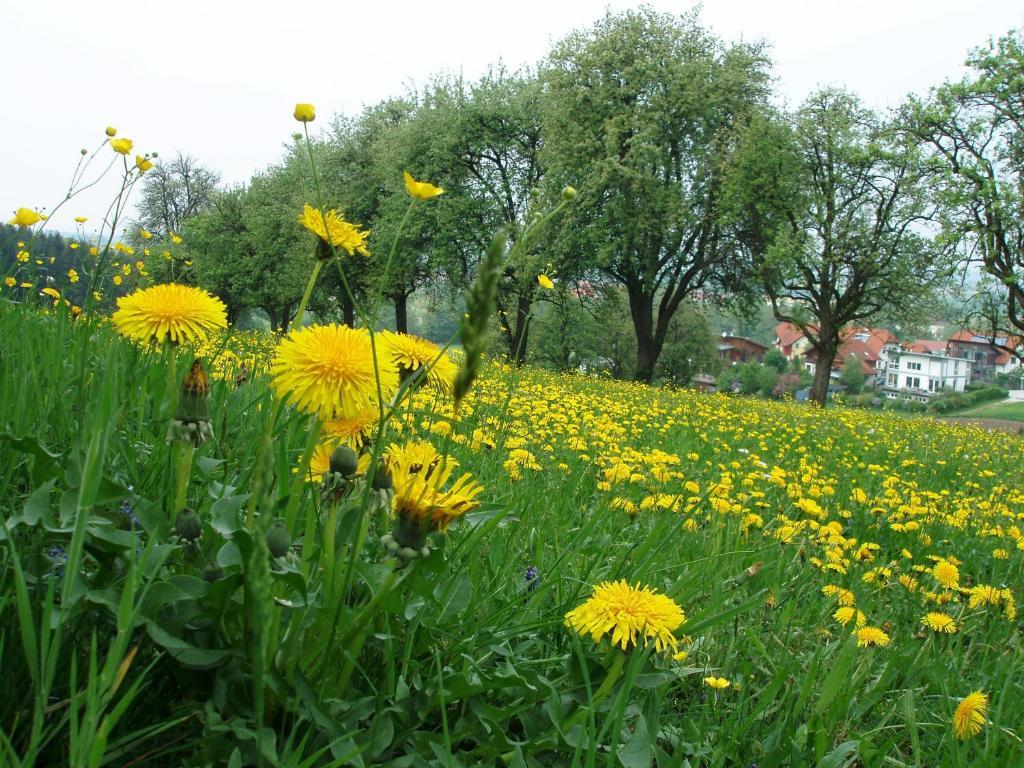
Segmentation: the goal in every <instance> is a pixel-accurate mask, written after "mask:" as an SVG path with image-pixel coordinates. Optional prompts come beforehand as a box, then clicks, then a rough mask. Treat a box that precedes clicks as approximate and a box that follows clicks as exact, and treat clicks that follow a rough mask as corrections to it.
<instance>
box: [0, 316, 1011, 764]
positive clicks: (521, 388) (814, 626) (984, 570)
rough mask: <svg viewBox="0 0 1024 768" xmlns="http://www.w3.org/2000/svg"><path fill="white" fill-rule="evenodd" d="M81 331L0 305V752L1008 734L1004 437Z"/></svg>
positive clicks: (857, 744)
mask: <svg viewBox="0 0 1024 768" xmlns="http://www.w3.org/2000/svg"><path fill="white" fill-rule="evenodd" d="M117 328H118V326H117V324H116V317H115V323H110V322H107V321H105V320H98V321H91V320H87V319H84V318H82V317H79V318H77V319H76V318H75V317H74V316H73V315H72V313H71V312H69V311H68V308H67V307H65V306H61V305H58V306H57V307H56V308H53V309H43V310H40V309H39V307H38V306H34V305H32V304H31V303H27V302H26V303H21V304H17V303H12V302H4V304H3V305H2V306H0V365H2V370H0V425H2V432H0V470H2V471H0V498H2V499H3V500H4V501H3V504H2V512H3V518H4V524H3V527H2V528H0V536H2V537H3V539H4V541H3V547H2V549H0V551H2V552H3V554H2V555H0V657H2V659H3V666H4V674H3V676H2V677H0V755H2V756H3V757H2V759H0V762H2V763H3V764H5V765H56V764H63V763H65V762H66V763H68V764H73V765H189V766H193V765H194V766H200V765H231V766H241V765H249V764H253V765H255V764H266V765H295V766H300V765H301V766H307V765H308V766H313V765H387V766H396V767H397V766H412V765H436V766H469V765H501V766H506V765H507V766H550V765H580V766H597V765H608V766H612V765H622V766H626V768H634V767H639V766H652V765H657V766H659V767H661V766H687V765H688V766H736V765H743V766H748V765H755V764H756V765H757V766H758V767H759V768H767V767H768V766H781V765H822V766H854V765H858V766H859V765H864V766H874V765H878V766H882V765H893V766H979V765H991V766H1008V765H1019V764H1022V763H1024V743H1022V738H1021V734H1020V730H1021V727H1022V725H1024V671H1022V670H1024V665H1022V650H1021V627H1020V622H1019V619H1018V616H1017V602H1018V601H1019V599H1020V590H1021V583H1022V564H1024V535H1022V526H1024V523H1022V517H1024V490H1022V489H1021V487H1020V482H1019V479H1020V477H1021V474H1022V471H1024V458H1022V456H1021V451H1020V442H1019V439H1018V438H1016V437H1013V436H1008V435H1005V434H1002V433H994V432H988V431H983V430H980V429H976V428H971V427H963V426H959V425H952V424H948V423H943V422H938V421H934V420H931V419H928V418H924V417H921V418H908V417H903V416H896V415H888V414H879V413H870V412H865V411H859V410H853V409H844V408H839V407H836V408H828V409H825V410H822V409H820V408H817V407H808V406H805V405H797V404H792V403H784V402H772V401H767V400H759V399H747V398H741V397H728V396H723V395H707V394H698V393H695V392H692V391H686V390H678V391H677V390H671V389H659V388H651V387H649V386H646V385H641V384H630V383H625V382H620V381H612V380H604V379H600V378H590V377H583V376H577V375H565V374H562V375H557V374H554V373H550V372H546V371H543V370H539V369H531V368H528V367H524V368H510V367H508V366H505V365H502V364H500V363H498V362H492V363H489V364H488V365H486V367H485V368H484V369H483V370H482V372H481V375H480V377H479V378H478V379H477V380H476V381H475V382H474V383H473V385H472V387H471V388H470V389H469V392H468V394H467V395H466V396H465V397H464V398H463V399H462V401H461V402H460V403H459V405H458V407H457V409H456V407H455V404H454V403H453V399H452V396H451V390H450V387H448V386H434V384H436V383H437V382H435V381H432V379H431V377H430V375H423V373H425V372H426V371H427V370H428V369H430V371H431V372H434V371H443V370H447V374H446V375H447V376H448V377H449V378H450V377H451V376H454V368H455V366H456V365H458V364H460V359H459V358H458V357H457V356H455V355H452V356H451V357H452V360H451V362H450V363H449V365H450V369H444V366H443V365H442V364H441V358H439V357H435V358H434V359H433V361H432V362H427V363H423V364H422V365H421V368H422V373H421V375H420V377H418V378H417V377H416V376H413V377H412V378H411V379H407V380H406V384H403V386H402V388H401V389H400V390H399V394H398V395H396V396H395V397H394V398H393V399H392V400H391V401H390V402H392V403H400V404H401V407H399V408H397V409H396V410H395V412H394V414H393V415H392V418H390V419H388V420H387V421H386V422H384V423H383V425H382V423H381V421H380V420H378V419H377V418H373V417H371V418H369V419H366V420H363V421H359V420H358V419H356V420H351V419H348V420H347V419H346V418H341V419H339V420H335V421H324V422H323V423H322V424H320V423H318V419H317V417H315V416H312V415H309V414H308V413H304V412H303V408H302V407H301V404H300V403H296V402H295V401H294V400H290V399H289V397H290V396H288V395H285V394H282V392H281V391H280V390H279V389H277V388H275V387H276V385H275V376H278V375H280V370H279V369H278V370H276V372H275V367H274V366H275V363H274V361H275V359H278V358H279V356H280V355H281V353H282V345H283V344H285V343H286V341H287V338H285V339H282V338H281V337H279V336H275V335H273V334H270V333H252V332H240V331H234V330H232V329H225V330H222V331H216V332H212V333H210V334H209V335H208V336H207V335H206V334H203V337H204V338H203V339H200V341H199V342H198V343H184V344H182V345H180V346H177V347H175V346H172V345H167V344H164V345H163V346H162V347H161V346H155V345H147V344H139V343H133V342H132V341H131V340H129V339H125V338H122V337H121V335H120V334H118V332H117ZM122 330H123V328H122ZM293 338H294V337H293ZM376 338H377V341H378V343H383V342H384V339H383V337H381V335H380V334H377V335H376ZM430 347H432V345H430ZM432 349H433V350H434V351H436V352H437V353H438V354H439V355H441V357H444V355H443V353H441V351H440V350H437V348H436V347H432ZM197 355H198V356H200V357H201V359H202V360H203V365H204V366H205V370H206V371H207V372H208V374H209V382H208V401H205V402H204V407H205V408H207V409H208V411H204V414H203V415H205V417H206V418H205V421H206V423H208V424H209V426H210V428H211V430H212V435H210V436H209V439H206V440H204V441H199V442H200V444H199V445H198V447H195V448H194V456H192V455H191V454H190V459H192V462H191V465H190V467H191V469H190V470H189V471H188V472H187V473H186V479H185V483H186V484H185V486H184V489H183V490H182V489H181V485H180V479H181V473H180V467H181V466H182V460H181V455H180V453H181V451H180V448H179V446H181V445H182V443H181V442H178V441H171V442H168V425H169V423H171V422H173V421H174V420H175V419H176V418H177V417H180V414H181V408H182V400H185V399H187V397H188V396H189V392H190V390H189V388H188V386H186V387H185V389H184V390H183V391H182V393H181V394H180V395H179V394H178V387H179V384H180V382H181V380H182V377H183V376H185V378H186V382H188V381H189V380H191V383H192V393H193V394H194V393H195V392H196V391H199V392H200V394H202V392H203V391H205V390H204V389H203V387H202V386H199V385H197V384H196V380H195V379H196V377H195V376H194V375H193V374H194V373H195V371H194V370H193V374H190V376H191V379H190V378H189V376H186V373H187V372H188V371H189V368H190V366H191V364H192V362H193V359H194V358H195V357H196V356H197ZM445 362H447V358H445ZM465 365H466V364H465V362H462V363H461V366H462V367H465ZM203 378H205V377H203ZM200 384H202V382H200ZM449 384H450V381H449ZM406 385H408V386H406ZM403 394H404V395H405V396H406V397H405V398H404V399H403V397H402V395H403ZM178 420H179V421H180V419H178ZM424 444H428V445H429V446H432V447H433V449H432V450H431V449H429V448H427V447H424ZM320 445H323V446H325V447H324V448H322V449H321V448H320V447H319V446H320ZM339 445H344V446H345V447H346V448H347V449H348V450H350V451H351V454H349V453H348V452H347V451H342V452H341V453H340V454H338V455H331V452H332V451H335V450H336V449H337V447H338V446H339ZM392 445H394V446H395V447H394V448H389V447H388V446H392ZM413 454H416V455H418V456H421V457H426V458H424V459H423V461H425V462H426V466H428V467H429V469H427V470H423V469H422V467H421V466H420V465H419V464H417V461H418V460H417V459H415V458H412V459H410V458H409V457H410V456H411V455H413ZM363 457H366V458H363ZM389 457H390V458H389ZM403 457H404V458H403ZM348 458H351V459H352V460H353V463H352V466H350V467H349V466H341V465H342V464H344V462H343V461H341V462H339V461H338V460H339V459H348ZM332 459H334V460H335V461H332ZM378 462H379V463H378ZM374 466H376V467H377V471H376V473H374V472H373V470H372V469H370V468H371V467H374ZM417 472H418V473H419V474H417ZM464 472H465V473H469V475H471V479H466V478H465V477H461V475H462V473H464ZM403 473H404V474H403ZM431 473H433V475H432V474H431ZM367 474H373V475H374V479H370V478H368V477H366V476H365V475H367ZM424 476H425V477H426V478H427V480H428V483H427V485H428V486H429V485H430V481H431V477H433V482H434V485H433V486H432V487H433V489H434V490H436V491H438V492H440V493H441V497H439V500H437V501H436V503H435V504H434V505H433V506H432V507H430V510H429V511H430V512H431V513H432V514H434V518H432V519H433V520H434V523H432V524H431V525H428V526H427V527H426V528H423V529H421V531H420V532H421V533H422V534H423V535H424V537H423V538H421V539H420V540H419V541H417V542H415V543H416V544H422V546H420V547H413V546H411V544H412V543H413V542H412V541H411V540H409V538H408V536H409V531H408V530H401V525H397V526H396V525H395V520H399V521H401V520H402V519H404V518H402V514H403V510H407V509H412V508H415V507H416V505H417V503H418V500H421V499H422V498H423V495H424V494H427V495H429V493H432V492H433V491H431V490H430V489H427V490H424V487H423V486H416V487H418V488H419V494H420V495H419V496H415V495H410V494H409V492H408V491H407V490H406V488H407V486H406V485H405V484H404V483H412V484H413V485H415V482H419V480H418V479H417V478H422V477H424ZM378 477H386V478H388V481H389V482H382V481H379V480H378V479H377V478H378ZM457 478H458V479H457ZM389 485H390V486H391V487H388V486H389ZM442 486H445V487H444V488H442ZM408 487H412V486H408ZM460 494H461V495H460ZM179 495H180V498H181V499H182V500H183V501H184V502H185V504H183V505H181V506H180V507H179V506H178V504H177V501H178V499H179ZM453 499H454V501H453ZM403 504H405V505H407V506H403ZM446 504H447V505H448V506H445V505H446ZM186 505H187V506H186ZM439 510H441V512H440V513H439ZM441 513H443V515H442V516H443V521H442V524H438V523H437V519H438V518H437V516H438V514H441ZM396 537H397V538H398V539H402V538H403V537H405V539H404V540H403V541H400V542H399V541H396V540H395V539H396ZM413 538H415V536H414V537H413ZM398 544H401V547H399V546H398ZM622 581H624V582H625V584H618V586H614V584H615V583H618V582H622ZM599 585H606V586H605V587H603V588H601V587H599ZM631 587H642V588H647V590H648V591H629V590H630V588H631ZM595 588H597V591H598V593H600V594H602V595H603V596H604V599H605V601H606V603H605V604H604V605H603V606H600V605H595V604H594V603H593V602H590V603H588V600H591V598H592V595H593V594H594V592H595ZM602 589H603V592H602ZM616 590H619V593H618V594H614V593H615V591H616ZM666 601H670V603H671V604H668V603H667V602H666ZM583 605H588V606H590V607H592V608H594V610H595V611H598V613H597V614H593V615H587V614H586V611H584V612H582V613H581V612H580V610H579V608H580V606H583ZM601 608H604V609H607V610H606V612H605V613H600V611H599V610H598V609H601ZM631 612H632V613H631ZM627 614H628V615H627ZM595 615H596V616H597V620H596V621H591V620H590V619H593V618H594V616H595ZM634 619H635V621H634ZM588 622H589V623H588ZM631 622H632V623H631ZM620 630H621V631H620Z"/></svg>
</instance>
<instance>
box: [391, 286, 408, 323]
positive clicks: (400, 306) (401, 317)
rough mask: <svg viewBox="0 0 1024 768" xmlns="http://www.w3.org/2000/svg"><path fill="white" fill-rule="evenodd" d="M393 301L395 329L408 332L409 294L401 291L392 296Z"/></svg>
mask: <svg viewBox="0 0 1024 768" xmlns="http://www.w3.org/2000/svg"><path fill="white" fill-rule="evenodd" d="M392 298H393V299H394V302H395V330H396V331H398V332H399V333H408V332H409V296H408V295H407V294H406V293H405V292H404V291H403V292H402V293H398V294H395V296H393V297H392Z"/></svg>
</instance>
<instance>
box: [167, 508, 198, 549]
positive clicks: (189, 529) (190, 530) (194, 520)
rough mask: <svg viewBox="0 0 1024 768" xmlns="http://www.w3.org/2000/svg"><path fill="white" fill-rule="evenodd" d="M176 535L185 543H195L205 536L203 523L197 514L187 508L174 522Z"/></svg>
mask: <svg viewBox="0 0 1024 768" xmlns="http://www.w3.org/2000/svg"><path fill="white" fill-rule="evenodd" d="M174 533H175V534H176V535H177V536H178V538H180V539H181V540H182V541H184V542H187V543H189V544H192V543H195V542H197V541H199V537H200V536H202V535H203V523H202V521H200V519H199V516H198V515H196V513H195V512H193V511H192V510H191V509H189V508H188V507H185V508H184V509H183V510H181V512H179V513H178V516H177V517H176V518H175V520H174Z"/></svg>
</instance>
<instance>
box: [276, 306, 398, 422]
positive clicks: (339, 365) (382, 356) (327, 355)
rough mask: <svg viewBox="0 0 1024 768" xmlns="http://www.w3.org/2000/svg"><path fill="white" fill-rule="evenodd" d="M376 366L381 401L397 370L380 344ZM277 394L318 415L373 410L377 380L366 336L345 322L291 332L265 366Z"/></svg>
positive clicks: (387, 395) (338, 415)
mask: <svg viewBox="0 0 1024 768" xmlns="http://www.w3.org/2000/svg"><path fill="white" fill-rule="evenodd" d="M376 353H377V354H376V368H377V370H378V372H379V374H380V389H381V392H382V394H383V397H384V399H385V400H388V399H390V398H391V396H392V395H394V393H395V390H396V389H398V369H397V368H396V367H395V364H394V363H393V362H392V361H391V359H390V357H389V355H388V353H387V349H386V348H385V345H384V344H378V345H377V349H376ZM270 370H271V377H272V378H271V386H272V387H273V389H274V392H275V393H276V394H277V396H278V397H280V398H282V399H284V400H285V401H286V402H289V403H292V404H293V405H295V407H297V408H298V409H299V410H301V411H304V412H305V413H310V414H316V415H317V416H319V417H320V418H321V419H325V420H326V419H335V418H351V417H354V416H356V415H358V414H363V413H366V412H367V411H376V410H377V408H378V405H379V404H378V401H377V380H376V378H375V374H374V353H373V349H372V348H371V346H370V335H369V333H368V332H367V331H366V330H365V329H362V328H360V329H358V330H357V329H353V328H349V327H348V326H345V325H312V326H308V327H305V328H299V329H296V330H292V331H290V332H289V333H288V335H287V336H286V337H285V338H284V340H283V341H282V342H281V343H280V344H279V345H278V346H277V350H276V352H275V354H274V361H273V363H272V364H271V367H270Z"/></svg>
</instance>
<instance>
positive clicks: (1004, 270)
mask: <svg viewBox="0 0 1024 768" xmlns="http://www.w3.org/2000/svg"><path fill="white" fill-rule="evenodd" d="M967 65H968V66H969V67H971V68H972V70H973V72H972V73H971V74H970V75H968V76H967V77H965V78H964V79H963V80H961V81H960V82H957V83H946V84H944V85H943V86H941V87H939V88H938V89H936V90H935V91H934V92H933V93H932V94H931V97H930V98H929V99H927V100H918V99H915V100H912V101H911V102H910V104H909V105H908V107H907V110H906V112H905V118H906V119H905V124H906V125H907V126H908V127H909V129H910V130H911V131H912V132H913V134H914V135H915V136H916V137H917V138H919V139H920V140H921V141H923V142H925V144H926V145H927V147H928V148H929V149H930V150H931V152H932V156H933V157H934V158H935V159H936V160H937V161H938V167H939V169H940V172H939V174H938V177H937V178H938V182H939V184H938V188H939V193H940V196H939V200H940V203H941V214H942V215H941V222H942V225H943V229H944V231H945V232H946V233H948V235H949V236H950V237H951V238H952V239H953V240H954V241H955V242H956V244H957V245H958V246H959V247H960V253H961V254H962V257H963V261H964V262H966V263H967V264H968V265H972V264H975V265H979V266H980V267H981V268H982V269H983V270H984V271H985V272H986V273H987V274H988V275H990V276H991V277H992V278H993V281H992V283H990V285H991V286H992V288H993V293H991V294H990V296H987V297H984V298H983V302H982V304H983V307H984V309H985V310H988V311H983V312H982V314H984V315H985V316H986V319H987V320H988V325H989V328H988V329H987V330H988V331H990V332H991V334H992V336H993V338H995V337H997V336H999V335H1002V334H1008V333H1009V332H1010V331H1011V330H1016V332H1017V333H1020V332H1022V331H1024V87H1022V84H1021V72H1022V71H1024V32H1022V31H1020V30H1017V31H1012V32H1010V33H1009V34H1007V35H1006V36H1004V37H1002V38H1000V39H999V40H997V41H995V42H992V43H990V44H989V46H988V47H987V48H979V49H977V50H975V51H974V52H973V53H972V54H971V56H970V57H969V58H968V60H967ZM992 298H994V299H995V300H996V302H998V304H994V303H993V301H991V299H992ZM998 305H1001V306H1000V307H998V308H999V312H993V311H992V310H993V309H996V308H997V306H998Z"/></svg>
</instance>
